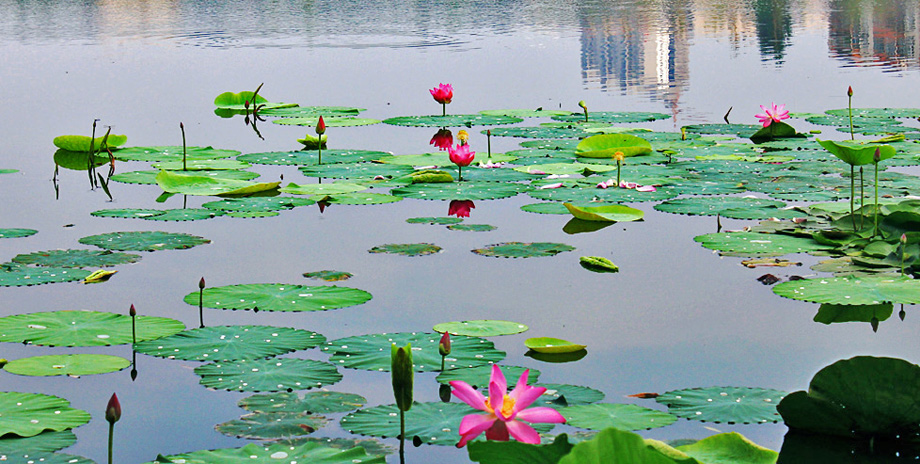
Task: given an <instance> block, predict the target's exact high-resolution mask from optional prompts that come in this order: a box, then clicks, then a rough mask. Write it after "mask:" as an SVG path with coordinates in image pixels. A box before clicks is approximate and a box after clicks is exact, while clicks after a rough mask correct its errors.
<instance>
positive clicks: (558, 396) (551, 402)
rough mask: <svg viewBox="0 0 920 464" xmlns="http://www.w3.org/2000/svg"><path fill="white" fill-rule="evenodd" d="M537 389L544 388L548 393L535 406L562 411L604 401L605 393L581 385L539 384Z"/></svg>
mask: <svg viewBox="0 0 920 464" xmlns="http://www.w3.org/2000/svg"><path fill="white" fill-rule="evenodd" d="M533 386H535V387H544V388H546V391H545V392H543V394H542V395H540V397H539V398H537V400H536V401H534V406H547V407H550V408H553V409H560V408H563V407H565V406H576V405H579V404H591V403H597V402H598V401H602V400H603V399H604V396H605V395H604V392H602V391H600V390H595V389H593V388H589V387H582V386H580V385H566V384H560V383H539V384H534V385H533Z"/></svg>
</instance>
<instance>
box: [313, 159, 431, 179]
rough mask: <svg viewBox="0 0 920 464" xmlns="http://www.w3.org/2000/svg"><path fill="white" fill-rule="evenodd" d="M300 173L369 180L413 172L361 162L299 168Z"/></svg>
mask: <svg viewBox="0 0 920 464" xmlns="http://www.w3.org/2000/svg"><path fill="white" fill-rule="evenodd" d="M300 172H302V173H303V174H304V175H305V176H309V177H323V178H330V179H363V180H371V179H373V178H374V177H376V176H382V177H385V178H388V179H390V178H394V177H401V176H404V175H406V174H409V173H412V172H414V170H413V169H412V168H411V167H409V166H399V165H392V164H383V163H367V162H362V163H336V164H319V165H314V166H306V167H303V168H301V169H300Z"/></svg>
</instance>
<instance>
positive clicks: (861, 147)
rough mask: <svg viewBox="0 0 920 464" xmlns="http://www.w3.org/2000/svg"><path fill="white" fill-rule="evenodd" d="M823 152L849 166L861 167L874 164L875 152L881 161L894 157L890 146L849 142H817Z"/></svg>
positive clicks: (893, 150)
mask: <svg viewBox="0 0 920 464" xmlns="http://www.w3.org/2000/svg"><path fill="white" fill-rule="evenodd" d="M818 143H820V144H821V146H822V147H824V149H825V150H827V151H829V152H831V153H832V154H833V155H834V156H836V157H838V158H840V159H841V160H843V162H845V163H847V164H849V165H851V166H862V165H866V164H872V163H873V162H874V158H873V157H874V156H875V150H879V154H880V155H881V159H882V160H886V159H888V158H892V157H894V155H895V154H896V152H895V149H894V148H893V147H891V146H890V145H878V144H865V143H859V142H851V141H846V140H843V141H834V140H818Z"/></svg>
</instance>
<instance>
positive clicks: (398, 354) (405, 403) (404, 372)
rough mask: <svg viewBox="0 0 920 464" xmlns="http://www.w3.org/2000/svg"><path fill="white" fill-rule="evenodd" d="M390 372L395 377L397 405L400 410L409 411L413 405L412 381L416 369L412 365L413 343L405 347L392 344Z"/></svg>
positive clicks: (394, 390)
mask: <svg viewBox="0 0 920 464" xmlns="http://www.w3.org/2000/svg"><path fill="white" fill-rule="evenodd" d="M390 349H391V352H390V358H391V366H390V374H391V375H392V377H393V396H395V397H396V406H397V407H398V408H399V410H400V411H408V410H409V408H411V407H412V383H413V381H414V377H415V369H414V368H413V366H412V344H411V343H407V344H406V346H405V347H399V348H397V347H396V344H395V343H393V344H392V345H391V346H390Z"/></svg>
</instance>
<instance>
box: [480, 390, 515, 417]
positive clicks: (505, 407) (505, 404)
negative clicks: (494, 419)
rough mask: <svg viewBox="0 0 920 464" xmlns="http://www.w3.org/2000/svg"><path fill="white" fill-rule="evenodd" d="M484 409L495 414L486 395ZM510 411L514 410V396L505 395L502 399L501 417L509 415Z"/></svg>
mask: <svg viewBox="0 0 920 464" xmlns="http://www.w3.org/2000/svg"><path fill="white" fill-rule="evenodd" d="M486 410H487V411H489V412H490V413H491V414H495V410H494V409H492V403H491V402H490V401H489V398H488V397H486ZM512 412H514V398H511V397H510V396H508V395H505V397H504V398H503V399H502V409H501V413H502V417H511V413H512Z"/></svg>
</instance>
